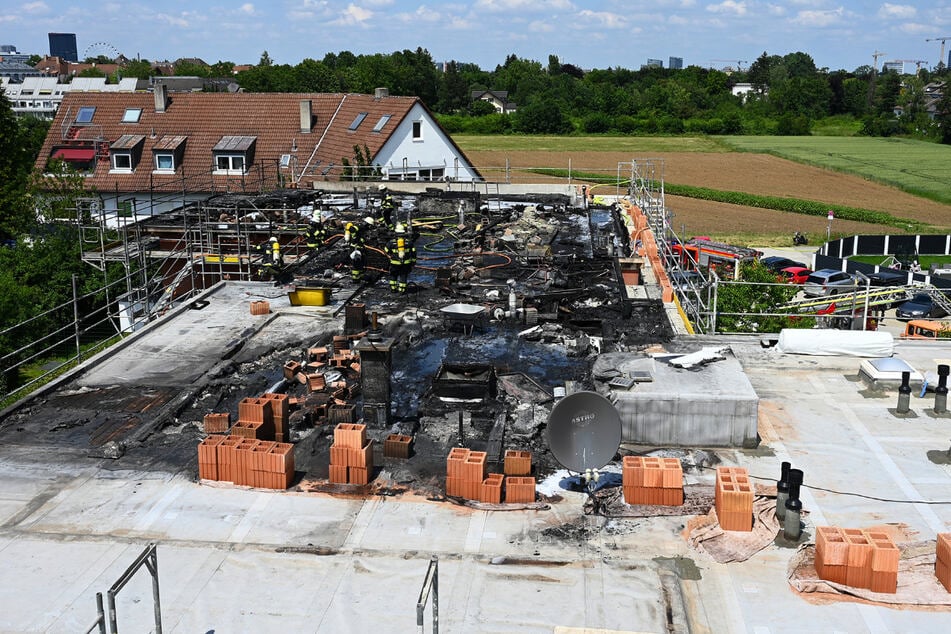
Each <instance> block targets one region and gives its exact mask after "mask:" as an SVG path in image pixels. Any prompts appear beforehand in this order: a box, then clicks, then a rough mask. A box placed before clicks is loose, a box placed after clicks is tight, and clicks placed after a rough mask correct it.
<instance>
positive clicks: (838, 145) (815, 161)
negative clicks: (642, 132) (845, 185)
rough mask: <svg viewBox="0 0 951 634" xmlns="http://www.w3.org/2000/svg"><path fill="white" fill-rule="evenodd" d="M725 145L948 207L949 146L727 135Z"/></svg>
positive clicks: (950, 196) (865, 139)
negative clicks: (860, 179) (853, 177)
mask: <svg viewBox="0 0 951 634" xmlns="http://www.w3.org/2000/svg"><path fill="white" fill-rule="evenodd" d="M723 142H724V143H725V144H727V145H728V146H730V147H733V148H735V149H736V150H737V151H741V152H758V153H763V154H772V155H774V156H779V157H782V158H786V159H789V160H792V161H796V162H798V163H805V164H807V165H813V166H816V167H823V168H827V169H831V170H835V171H838V172H843V173H847V174H856V175H859V176H862V177H864V178H867V179H869V180H872V181H875V182H878V183H883V184H885V185H890V186H892V187H897V188H898V189H901V190H902V191H906V192H908V193H910V194H915V195H917V196H922V197H923V198H928V199H930V200H935V201H938V202H942V203H951V177H949V171H951V146H948V145H939V144H937V143H925V142H923V141H912V140H909V139H882V138H869V137H815V136H813V137H773V136H770V137H766V136H730V137H723Z"/></svg>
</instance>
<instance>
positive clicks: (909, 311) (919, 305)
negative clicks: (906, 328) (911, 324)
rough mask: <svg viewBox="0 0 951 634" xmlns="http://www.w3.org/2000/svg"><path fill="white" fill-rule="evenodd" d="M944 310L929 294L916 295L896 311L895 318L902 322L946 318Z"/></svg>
mask: <svg viewBox="0 0 951 634" xmlns="http://www.w3.org/2000/svg"><path fill="white" fill-rule="evenodd" d="M944 315H945V312H944V310H943V309H942V308H941V307H940V306H938V304H936V303H935V301H934V299H933V298H932V297H931V295H929V294H928V293H915V295H914V296H913V297H912V298H911V299H909V300H908V301H907V302H905V303H903V304H901V305H900V306H899V307H898V308H896V309H895V316H896V317H897V318H898V319H900V320H902V321H907V320H909V319H923V318H927V317H944Z"/></svg>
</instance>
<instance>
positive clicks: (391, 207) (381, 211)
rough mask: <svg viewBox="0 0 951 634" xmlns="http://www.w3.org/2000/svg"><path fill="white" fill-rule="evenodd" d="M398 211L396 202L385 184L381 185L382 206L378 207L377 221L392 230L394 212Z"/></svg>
mask: <svg viewBox="0 0 951 634" xmlns="http://www.w3.org/2000/svg"><path fill="white" fill-rule="evenodd" d="M394 212H396V203H395V202H394V201H393V197H392V196H390V192H389V190H388V189H387V188H386V186H385V185H380V206H379V208H378V209H377V218H376V219H377V222H379V223H380V224H381V225H382V226H384V227H386V228H387V229H389V230H390V231H392V230H393V214H394Z"/></svg>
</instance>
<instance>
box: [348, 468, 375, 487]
mask: <svg viewBox="0 0 951 634" xmlns="http://www.w3.org/2000/svg"><path fill="white" fill-rule="evenodd" d="M372 472H373V468H372V467H371V468H369V469H365V468H363V467H350V471H349V479H350V484H369V483H370V474H371V473H372Z"/></svg>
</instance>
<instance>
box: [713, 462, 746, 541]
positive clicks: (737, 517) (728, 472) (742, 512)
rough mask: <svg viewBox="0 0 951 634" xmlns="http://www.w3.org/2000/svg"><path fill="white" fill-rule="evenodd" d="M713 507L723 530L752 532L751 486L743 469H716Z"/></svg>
mask: <svg viewBox="0 0 951 634" xmlns="http://www.w3.org/2000/svg"><path fill="white" fill-rule="evenodd" d="M714 506H715V508H716V512H717V520H718V521H719V523H720V528H722V529H723V530H725V531H747V532H748V531H752V530H753V485H752V483H751V482H750V478H749V474H748V473H747V471H746V469H745V468H744V467H717V477H716V485H715V490H714Z"/></svg>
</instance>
